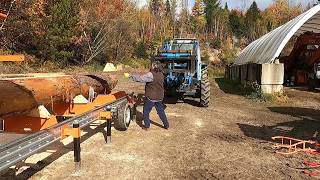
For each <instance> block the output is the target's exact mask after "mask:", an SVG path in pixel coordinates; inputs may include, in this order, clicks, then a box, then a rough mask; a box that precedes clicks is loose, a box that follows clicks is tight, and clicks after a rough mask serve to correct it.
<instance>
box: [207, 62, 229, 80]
mask: <svg viewBox="0 0 320 180" xmlns="http://www.w3.org/2000/svg"><path fill="white" fill-rule="evenodd" d="M224 72H225V67H224V66H214V65H209V67H208V73H209V78H210V79H216V78H222V77H224Z"/></svg>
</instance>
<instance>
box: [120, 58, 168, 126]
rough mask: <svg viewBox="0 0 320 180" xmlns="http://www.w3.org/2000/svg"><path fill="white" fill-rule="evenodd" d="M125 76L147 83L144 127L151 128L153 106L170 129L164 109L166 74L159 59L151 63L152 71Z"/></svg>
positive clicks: (164, 124)
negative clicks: (164, 74) (150, 115)
mask: <svg viewBox="0 0 320 180" xmlns="http://www.w3.org/2000/svg"><path fill="white" fill-rule="evenodd" d="M125 76H126V77H128V78H129V79H131V80H133V81H136V82H142V83H146V85H145V96H146V101H145V103H144V106H143V120H144V129H145V130H148V129H149V128H150V123H151V121H150V118H149V114H150V112H151V110H152V108H153V107H155V108H156V110H157V113H158V115H159V117H160V119H161V121H162V123H163V126H164V128H165V129H168V128H169V122H168V119H167V116H166V113H165V111H164V109H165V107H164V104H163V103H162V101H163V98H164V87H163V83H164V76H163V72H162V66H161V63H160V62H159V61H153V62H152V63H151V68H150V71H149V72H148V73H146V74H142V75H139V74H127V73H125Z"/></svg>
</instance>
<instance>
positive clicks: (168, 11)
mask: <svg viewBox="0 0 320 180" xmlns="http://www.w3.org/2000/svg"><path fill="white" fill-rule="evenodd" d="M170 15H171V4H170V0H167V1H166V16H170Z"/></svg>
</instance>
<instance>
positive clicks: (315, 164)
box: [303, 160, 320, 168]
mask: <svg viewBox="0 0 320 180" xmlns="http://www.w3.org/2000/svg"><path fill="white" fill-rule="evenodd" d="M303 164H305V165H308V166H309V167H312V168H317V167H320V163H315V162H309V161H307V160H304V161H303Z"/></svg>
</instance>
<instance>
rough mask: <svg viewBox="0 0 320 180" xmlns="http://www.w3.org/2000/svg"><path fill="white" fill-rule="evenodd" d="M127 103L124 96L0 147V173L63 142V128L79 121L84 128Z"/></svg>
mask: <svg viewBox="0 0 320 180" xmlns="http://www.w3.org/2000/svg"><path fill="white" fill-rule="evenodd" d="M127 103H128V99H127V97H126V96H124V97H121V98H119V99H117V100H115V101H113V102H111V103H107V104H104V105H102V106H99V107H96V108H94V109H92V110H90V111H88V112H85V113H83V114H80V115H78V116H75V117H72V118H70V119H67V120H65V121H62V122H60V123H58V124H56V125H54V126H52V127H50V128H48V129H45V130H42V131H39V132H37V133H34V134H30V135H28V136H26V137H23V138H20V139H17V140H15V141H13V142H11V143H8V144H4V145H0V172H2V171H4V170H6V169H7V168H9V167H11V166H13V165H15V164H17V163H18V162H20V161H23V160H24V159H26V158H28V157H30V156H32V155H33V154H36V153H37V152H39V151H40V150H42V149H44V148H46V147H48V146H49V145H51V144H53V143H55V142H57V141H59V140H61V137H62V136H61V133H62V132H61V131H62V127H65V126H69V127H72V125H73V123H74V122H75V121H77V123H79V125H80V128H84V127H86V126H88V125H89V124H91V123H92V122H94V121H96V120H99V118H100V115H99V114H100V112H105V111H111V112H117V109H118V108H120V107H122V106H125V105H126V104H127ZM115 114H116V113H115Z"/></svg>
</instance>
